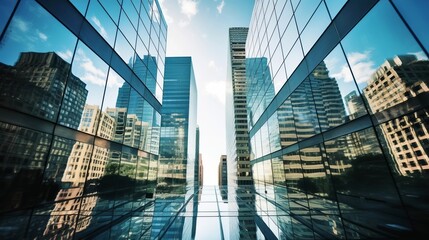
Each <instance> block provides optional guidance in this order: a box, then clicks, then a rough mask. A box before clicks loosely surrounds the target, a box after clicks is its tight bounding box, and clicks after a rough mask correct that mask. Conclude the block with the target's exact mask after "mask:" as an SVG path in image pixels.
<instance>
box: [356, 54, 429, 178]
mask: <svg viewBox="0 0 429 240" xmlns="http://www.w3.org/2000/svg"><path fill="white" fill-rule="evenodd" d="M428 82H429V61H427V60H417V57H416V56H415V55H400V56H396V57H394V58H392V59H388V60H386V61H385V62H384V63H383V64H382V65H381V66H380V67H379V68H378V69H377V71H376V72H375V73H374V74H373V76H372V78H371V79H370V80H369V81H368V86H366V87H365V88H364V89H363V92H364V96H365V99H366V100H367V102H368V105H369V108H370V110H371V112H372V113H373V114H375V115H376V116H380V115H381V116H380V118H381V121H383V123H382V124H381V125H380V129H381V132H382V136H383V138H384V140H385V141H386V143H387V146H388V149H389V154H391V156H392V158H393V159H394V165H395V169H396V171H397V172H398V173H399V174H400V175H402V176H409V175H413V174H423V173H427V172H428V171H429V164H428V162H429V157H428V154H429V151H428V149H429V133H428V130H429V112H428V110H427V108H423V109H420V108H421V105H425V104H424V102H425V101H426V100H425V99H428V96H429V93H428V92H429V88H428ZM411 110H413V111H415V112H414V113H412V114H407V113H408V112H410V111H411ZM392 113H393V114H395V115H398V113H399V114H400V115H402V114H406V115H404V116H400V117H398V118H396V119H394V120H389V119H390V118H391V115H393V114H392ZM386 120H387V121H386ZM384 121H385V122H384Z"/></svg>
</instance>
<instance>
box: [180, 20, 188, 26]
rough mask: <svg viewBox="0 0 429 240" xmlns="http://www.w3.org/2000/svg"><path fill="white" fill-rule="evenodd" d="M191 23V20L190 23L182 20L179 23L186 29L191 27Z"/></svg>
mask: <svg viewBox="0 0 429 240" xmlns="http://www.w3.org/2000/svg"><path fill="white" fill-rule="evenodd" d="M189 23H191V22H190V21H189V20H188V21H185V20H180V21H179V27H186V26H188V25H189Z"/></svg>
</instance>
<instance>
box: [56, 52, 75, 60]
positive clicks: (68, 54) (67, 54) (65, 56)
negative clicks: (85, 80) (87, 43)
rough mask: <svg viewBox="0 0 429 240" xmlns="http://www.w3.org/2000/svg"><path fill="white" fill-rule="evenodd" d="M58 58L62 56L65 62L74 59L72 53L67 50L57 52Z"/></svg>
mask: <svg viewBox="0 0 429 240" xmlns="http://www.w3.org/2000/svg"><path fill="white" fill-rule="evenodd" d="M57 54H58V56H60V57H61V58H62V59H63V60H70V59H71V58H72V55H73V53H72V51H70V50H66V51H65V52H57Z"/></svg>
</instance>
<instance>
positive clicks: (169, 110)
mask: <svg viewBox="0 0 429 240" xmlns="http://www.w3.org/2000/svg"><path fill="white" fill-rule="evenodd" d="M165 62H166V64H165V79H164V99H163V103H162V114H161V115H162V121H161V138H160V154H159V171H158V187H157V196H156V200H155V213H154V219H153V230H152V238H154V239H156V238H158V237H159V238H166V239H191V238H192V236H194V235H195V221H196V217H197V211H198V204H197V203H198V195H197V194H195V192H197V191H198V186H199V185H198V170H199V168H198V165H199V164H198V158H199V157H198V155H199V153H197V150H198V148H199V144H198V138H199V136H198V135H199V132H198V131H197V124H196V120H197V86H196V83H195V76H194V70H193V65H192V59H191V57H167V58H166V61H165ZM198 151H199V150H198ZM180 208H185V209H184V210H185V211H187V212H193V214H192V215H190V216H188V217H187V218H177V219H175V220H174V222H173V223H171V224H172V225H171V226H168V225H169V224H170V223H169V222H170V221H171V219H172V217H176V216H177V214H178V213H179V211H178V209H180ZM174 210H176V212H175V211H174ZM166 212H167V213H169V214H170V215H167V214H166ZM165 228H168V231H166V230H165Z"/></svg>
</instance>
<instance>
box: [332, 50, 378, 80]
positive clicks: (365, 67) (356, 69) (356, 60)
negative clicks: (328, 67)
mask: <svg viewBox="0 0 429 240" xmlns="http://www.w3.org/2000/svg"><path fill="white" fill-rule="evenodd" d="M370 55H371V52H370V51H365V52H363V53H361V52H352V53H350V54H348V55H347V58H348V60H349V64H350V66H351V68H352V71H353V75H354V77H355V79H356V82H357V83H365V82H367V81H368V80H369V79H371V76H372V74H373V73H374V72H375V71H376V70H377V69H376V67H375V63H374V62H373V61H372V60H371V58H370ZM331 76H333V77H335V78H336V79H342V80H343V81H344V82H351V81H353V77H352V75H351V74H350V70H349V68H348V66H347V65H346V64H344V65H343V66H342V67H341V70H340V71H339V72H336V73H332V75H331Z"/></svg>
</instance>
